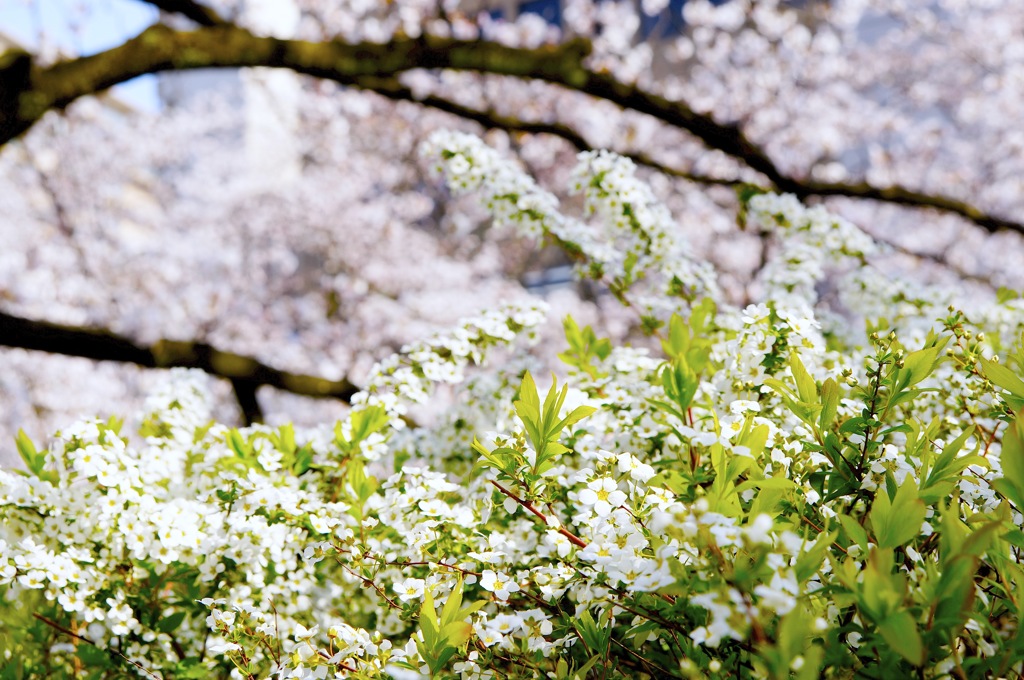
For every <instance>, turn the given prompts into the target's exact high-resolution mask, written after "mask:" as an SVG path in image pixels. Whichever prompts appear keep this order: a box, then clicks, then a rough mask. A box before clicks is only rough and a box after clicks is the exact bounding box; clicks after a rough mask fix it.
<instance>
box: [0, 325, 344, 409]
mask: <svg viewBox="0 0 1024 680" xmlns="http://www.w3.org/2000/svg"><path fill="white" fill-rule="evenodd" d="M0 346H3V347H18V348H21V349H29V350H37V351H40V352H49V353H51V354H63V355H65V356H71V357H84V358H86V359H95V360H99V361H117V362H121V363H129V364H135V365H136V366H142V367H143V368H179V367H180V368H198V369H200V370H202V371H205V372H206V373H209V374H210V375H213V376H217V377H219V378H225V379H227V380H229V381H231V384H232V387H234V388H235V393H236V395H237V396H238V401H239V405H240V407H241V408H242V411H243V415H245V417H246V419H247V420H248V421H250V422H257V421H259V420H260V419H261V418H262V413H261V412H260V409H259V404H258V402H256V400H255V394H256V389H257V388H258V387H262V386H264V385H266V386H268V387H274V388H277V389H279V390H284V391H286V392H291V393H292V394H299V395H303V396H307V397H323V398H331V399H339V400H341V401H345V402H347V401H349V400H350V399H351V398H352V395H354V394H355V393H356V392H357V391H358V388H357V387H356V386H355V385H353V384H352V383H350V382H349V381H347V380H327V379H325V378H318V377H316V376H310V375H299V374H295V373H288V372H285V371H280V370H278V369H276V368H271V367H270V366H267V365H266V364H263V363H261V362H260V361H258V360H256V359H253V358H251V357H246V356H242V355H240V354H233V353H231V352H225V351H223V350H219V349H217V348H216V347H213V346H211V345H208V344H205V343H201V342H189V341H180V340H160V341H159V342H157V343H156V344H154V345H152V346H150V347H145V346H142V345H139V344H136V343H135V342H134V341H132V340H130V339H128V338H125V337H122V336H119V335H115V334H113V333H111V332H109V331H106V330H97V329H90V328H78V327H74V326H64V325H60V324H55V323H50V322H48V321H36V320H31V319H25V318H21V317H18V316H13V315H11V314H6V313H4V312H0Z"/></svg>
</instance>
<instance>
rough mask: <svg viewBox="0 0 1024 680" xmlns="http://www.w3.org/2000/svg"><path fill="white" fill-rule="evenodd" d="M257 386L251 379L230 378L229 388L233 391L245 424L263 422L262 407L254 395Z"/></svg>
mask: <svg viewBox="0 0 1024 680" xmlns="http://www.w3.org/2000/svg"><path fill="white" fill-rule="evenodd" d="M257 388H259V384H258V383H255V382H253V381H251V380H244V379H242V378H232V379H231V389H232V391H234V393H235V401H237V402H238V408H239V409H241V411H242V420H243V421H245V424H246V425H252V424H253V423H262V422H263V409H262V408H261V407H260V401H259V399H258V398H257V396H256V390H257Z"/></svg>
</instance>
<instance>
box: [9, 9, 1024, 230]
mask: <svg viewBox="0 0 1024 680" xmlns="http://www.w3.org/2000/svg"><path fill="white" fill-rule="evenodd" d="M589 53H590V43H589V42H588V41H587V40H584V39H575V40H571V41H568V42H565V43H562V44H559V45H545V46H542V47H538V48H536V49H523V48H513V47H508V46H506V45H502V44H499V43H495V42H491V41H485V40H473V41H466V40H455V39H451V38H441V37H436V36H422V37H420V38H415V39H413V38H404V37H399V38H395V39H394V40H392V41H390V42H388V43H358V44H352V43H345V42H342V41H340V40H333V41H329V42H321V43H313V42H307V41H301V40H282V39H277V38H269V37H260V36H255V35H253V34H252V33H250V32H249V31H247V30H245V29H243V28H239V27H237V26H233V25H217V26H211V27H204V28H200V29H198V30H196V31H175V30H173V29H171V28H168V27H167V26H162V25H156V26H151V27H150V28H148V29H146V30H145V31H143V32H142V33H141V34H140V35H138V36H137V37H135V38H132V39H131V40H128V41H127V42H125V43H124V44H122V45H120V46H118V47H115V48H113V49H111V50H108V51H106V52H102V53H100V54H96V55H92V56H88V57H81V58H77V59H72V60H70V61H65V62H61V63H58V64H55V65H53V66H50V67H39V66H35V65H33V64H32V62H31V59H28V60H27V61H26V58H25V56H24V55H22V54H19V55H15V57H12V58H10V59H8V58H7V55H0V84H3V86H4V87H3V89H2V91H0V116H3V118H0V144H3V143H6V142H7V141H10V140H11V139H13V138H14V137H16V136H18V135H20V134H21V133H23V132H24V131H25V130H27V129H28V128H30V127H31V126H32V125H33V124H34V123H35V122H36V121H37V120H39V119H40V118H41V117H42V115H43V114H44V113H46V112H47V111H49V110H51V109H63V108H64V107H66V106H67V105H68V104H70V103H71V102H73V101H74V100H76V99H78V98H79V97H82V96H85V95H89V94H94V93H97V92H100V91H102V90H105V89H107V88H109V87H111V86H113V85H116V84H118V83H122V82H125V81H128V80H131V79H132V78H135V77H138V76H140V75H144V74H148V73H157V72H161V71H180V70H188V69H195V68H210V67H243V66H267V67H279V68H287V69H291V70H293V71H295V72H296V73H303V74H306V75H310V76H314V77H317V78H323V79H328V80H333V81H336V82H339V83H342V84H345V85H352V86H357V87H363V88H366V89H376V88H380V91H381V92H382V94H385V96H390V95H389V94H388V91H389V90H390V91H391V92H392V93H393V94H394V93H395V86H394V82H393V81H394V78H395V77H396V76H397V75H399V74H401V73H404V72H406V71H409V70H413V69H420V68H426V69H456V70H465V71H474V72H478V73H487V74H495V75H506V76H514V77H519V78H532V79H537V80H542V81H546V82H549V83H552V84H555V85H559V86H562V87H565V88H567V89H570V90H574V91H577V92H581V93H584V94H588V95H591V96H593V97H597V98H600V99H604V100H606V101H609V102H612V103H614V104H617V105H618V106H620V107H622V108H624V109H630V110H634V111H638V112H641V113H645V114H647V115H650V116H652V117H654V118H656V119H658V120H660V121H662V122H664V123H666V124H668V125H671V126H673V127H677V128H679V129H681V130H685V131H687V132H689V133H690V134H692V135H694V136H695V137H697V138H698V139H700V140H701V141H702V142H703V143H704V144H705V145H707V146H708V147H709V148H712V149H717V150H719V151H721V152H723V153H725V154H728V155H730V156H732V157H734V158H736V159H738V160H740V161H741V162H743V163H744V164H745V165H747V166H748V167H749V168H751V169H752V170H755V171H757V172H759V173H760V174H762V175H763V176H764V177H765V178H766V179H767V181H768V182H769V183H770V184H771V185H773V187H774V188H775V189H777V190H779V191H783V192H789V193H793V194H795V195H796V196H798V197H799V198H807V197H809V196H850V197H854V198H864V199H870V200H877V201H883V202H888V203H897V204H900V205H905V206H910V207H917V208H932V209H936V210H941V211H945V212H950V213H954V214H957V215H960V216H961V217H963V218H965V219H967V220H970V221H972V222H974V223H975V224H977V225H978V226H980V227H982V228H983V229H985V230H987V231H990V232H995V231H999V230H1002V229H1007V230H1012V231H1017V232H1020V233H1024V223H1022V222H1019V221H1016V220H1011V219H1007V218H1002V217H998V216H994V215H991V214H989V213H986V212H984V211H982V210H980V209H977V208H975V207H974V206H972V205H970V204H968V203H966V202H964V201H960V200H958V199H954V198H950V197H947V196H937V195H931V194H926V193H923V192H918V191H913V190H910V189H906V188H903V187H887V188H880V187H872V186H870V185H868V184H843V183H825V182H815V181H812V180H808V179H805V178H801V177H796V176H792V175H789V174H787V173H785V172H783V171H782V170H781V169H780V168H779V167H778V166H777V165H776V164H775V162H774V161H773V160H772V159H771V158H770V157H769V156H768V154H767V152H766V151H764V150H763V149H762V148H761V147H759V146H758V145H757V144H755V143H753V142H752V141H751V140H750V139H749V138H748V137H747V136H746V134H745V133H744V132H743V131H742V129H741V128H740V127H739V126H738V125H735V124H732V123H719V122H718V121H716V120H715V119H714V117H713V116H711V115H709V114H704V113H698V112H696V111H694V110H693V109H692V108H690V107H689V106H688V105H687V104H686V103H685V102H681V101H672V100H669V99H667V98H665V97H661V96H659V95H656V94H653V93H650V92H646V91H644V90H642V89H640V88H638V87H636V86H633V85H629V84H626V83H622V82H619V81H617V80H615V78H613V77H612V76H611V75H610V74H607V73H603V72H602V73H598V72H595V71H592V70H590V69H589V68H588V67H587V66H586V64H585V60H586V57H587V56H588V55H589ZM410 94H411V93H410ZM436 103H438V104H440V103H441V102H436ZM446 105H447V106H448V108H449V110H451V111H452V112H453V113H455V112H456V110H457V108H458V106H457V105H454V104H453V103H450V102H449V103H448V104H446ZM576 137H577V138H578V135H576ZM577 141H580V140H579V139H577Z"/></svg>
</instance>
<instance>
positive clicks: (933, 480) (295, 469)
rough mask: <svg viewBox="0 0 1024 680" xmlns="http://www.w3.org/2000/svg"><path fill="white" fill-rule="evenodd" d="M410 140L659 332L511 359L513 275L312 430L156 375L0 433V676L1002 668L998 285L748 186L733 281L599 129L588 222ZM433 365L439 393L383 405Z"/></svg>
mask: <svg viewBox="0 0 1024 680" xmlns="http://www.w3.org/2000/svg"><path fill="white" fill-rule="evenodd" d="M424 153H426V154H428V155H429V156H430V157H431V158H434V159H435V160H436V161H437V163H438V165H439V166H440V168H441V169H442V170H443V171H444V172H445V173H446V176H447V178H448V181H449V186H450V188H451V189H452V190H453V191H457V192H473V193H475V194H476V195H478V196H479V197H480V198H481V201H482V203H483V204H484V205H485V206H486V207H487V208H488V209H490V210H491V211H492V212H493V213H494V215H495V217H496V219H497V220H498V221H499V222H502V223H506V224H509V225H512V226H513V227H517V228H520V229H522V230H524V231H525V232H526V233H529V234H532V235H534V236H537V237H542V238H548V239H550V240H552V241H553V242H555V243H557V244H559V245H561V246H562V247H563V248H565V249H566V250H567V252H569V253H570V254H572V255H573V256H574V257H576V258H577V261H578V262H579V268H578V271H579V273H580V274H581V275H583V276H588V277H591V278H593V279H595V280H597V281H599V282H602V283H604V284H605V285H606V286H607V288H608V290H610V291H611V292H612V293H613V294H614V295H615V296H616V297H617V298H618V299H619V300H620V301H622V302H623V303H624V304H626V305H627V306H629V307H630V308H632V309H634V310H635V311H636V313H637V315H638V322H639V323H640V324H641V326H642V327H643V328H644V329H646V330H647V331H648V332H649V333H651V334H652V335H654V336H655V337H656V338H658V339H660V351H659V352H651V351H648V350H646V349H638V348H632V347H614V346H612V344H611V343H610V342H609V341H607V340H605V339H602V338H600V337H599V334H598V333H597V332H596V331H595V330H594V329H592V328H590V327H583V328H580V327H579V325H578V324H577V323H576V322H575V321H574V320H573V319H572V318H571V317H570V318H567V319H565V321H564V325H565V330H566V348H565V351H564V352H562V353H561V354H560V355H559V358H560V359H561V361H562V364H563V365H564V366H565V367H567V377H566V378H565V379H564V380H563V381H560V380H559V379H557V378H555V377H552V378H551V380H550V386H549V387H547V389H544V388H543V387H538V384H537V381H536V379H535V378H534V375H533V373H538V374H539V372H538V370H537V369H538V368H543V364H541V363H537V360H536V359H532V358H531V357H530V355H529V354H528V353H527V352H525V351H524V343H522V342H520V340H519V339H520V338H523V337H524V336H525V337H526V338H527V339H528V338H529V336H530V334H531V332H532V329H533V328H535V327H536V326H537V325H538V324H539V323H540V322H541V321H542V320H543V318H544V306H543V304H542V303H539V302H538V303H537V304H536V305H534V306H526V307H524V306H509V307H506V308H503V309H498V310H492V311H489V312H486V313H484V314H482V315H481V316H479V317H476V318H473V319H470V320H467V321H465V322H464V323H462V324H461V325H460V326H459V327H457V328H455V329H454V330H453V331H452V332H450V333H449V334H447V335H443V336H439V337H436V338H434V339H431V340H428V341H425V342H422V343H418V344H415V345H413V346H409V347H406V348H404V350H403V351H402V352H401V353H399V354H398V355H396V356H394V357H392V358H390V359H388V360H385V361H384V362H382V363H381V364H379V365H378V367H377V369H376V371H375V374H374V377H373V379H372V380H371V381H370V383H369V384H368V386H367V387H366V389H365V390H364V392H362V393H361V394H360V395H358V397H357V398H356V399H354V400H353V406H352V409H351V412H350V413H349V415H348V417H347V419H346V420H344V421H343V422H340V423H338V424H336V425H335V426H334V427H333V428H327V427H324V428H320V429H314V430H309V431H302V432H299V431H296V430H295V429H294V428H293V427H291V426H284V427H280V428H276V429H275V428H270V427H265V426H255V427H251V428H246V429H242V430H238V429H232V428H228V427H225V426H223V425H220V424H217V423H213V422H211V421H210V415H209V405H208V401H207V399H206V397H205V394H204V387H203V385H202V378H201V377H199V376H197V375H195V374H191V373H175V374H173V375H172V380H171V381H170V382H169V383H168V385H167V387H166V389H165V390H164V391H162V392H160V393H158V394H156V395H154V396H153V397H152V399H151V401H150V402H149V403H148V404H147V409H146V410H147V415H146V416H145V418H144V419H143V420H142V424H141V427H140V430H139V433H138V435H137V436H134V435H133V436H131V437H129V436H127V435H126V434H123V433H122V427H121V424H120V423H119V422H117V421H108V422H99V421H83V422H80V423H78V424H75V425H73V426H71V427H68V428H66V429H64V430H62V431H61V432H59V433H58V434H57V435H56V436H55V437H54V439H53V443H52V444H51V445H50V447H49V448H48V449H47V450H43V451H40V450H37V448H36V447H35V445H33V443H32V442H30V441H28V439H27V438H26V437H24V436H22V437H20V438H19V440H18V442H17V445H18V449H19V452H20V453H21V456H22V458H23V460H24V462H25V466H26V469H25V470H23V471H18V472H11V471H4V472H0V515H2V518H3V522H2V524H0V589H2V590H3V593H4V596H5V599H6V605H5V607H4V608H3V609H2V610H0V645H2V646H3V650H4V659H5V660H4V664H5V665H4V671H3V672H4V675H3V677H5V678H27V677H57V676H61V675H64V676H74V677H95V678H102V677H121V676H124V675H129V676H132V675H134V676H139V677H162V678H208V677H235V678H262V677H281V678H326V677H338V678H370V677H389V676H390V677H396V678H404V677H423V676H430V677H460V678H485V677H493V678H532V677H542V676H543V677H551V678H557V679H561V678H585V677H597V678H613V677H628V678H642V677H651V678H661V677H688V678H689V677H694V678H696V677H771V678H781V677H790V676H795V677H801V678H814V677H819V676H820V675H822V674H824V675H826V676H831V677H852V676H855V675H856V676H864V677H878V678H883V677H884V678H891V677H906V676H911V675H917V676H919V677H933V678H938V677H947V676H949V677H972V678H973V677H1007V676H1010V675H1014V674H1018V675H1019V674H1020V673H1021V672H1022V664H1024V634H1022V633H1021V632H1020V629H1019V621H1020V607H1021V604H1020V601H1019V597H1020V595H1019V591H1018V586H1022V585H1024V572H1022V569H1021V550H1022V549H1024V533H1022V531H1021V525H1022V516H1021V511H1022V509H1024V415H1020V413H1021V409H1022V408H1024V380H1022V379H1021V377H1020V376H1021V375H1022V373H1024V344H1022V341H1021V340H1020V338H1021V337H1022V335H1021V333H1022V331H1024V315H1022V310H1024V301H1022V300H1021V299H1020V298H1019V297H1018V296H1016V295H1014V294H1013V293H1011V292H1008V291H1004V293H1003V294H1001V295H1000V297H999V299H998V300H994V301H991V304H989V305H987V306H978V307H975V308H972V310H971V312H970V314H969V315H968V314H965V313H964V312H963V311H960V310H958V309H956V308H955V307H952V306H949V303H950V300H949V299H946V298H944V297H942V296H941V295H940V294H938V293H935V292H933V291H925V290H914V289H912V288H911V287H909V286H908V285H907V284H906V283H905V282H901V281H891V280H887V279H886V276H885V272H883V271H878V270H876V269H874V268H872V266H871V255H872V253H873V252H875V250H876V249H877V246H876V245H875V244H874V243H873V242H872V241H871V239H870V238H868V237H867V236H866V235H865V234H864V233H863V232H861V231H859V230H858V229H857V228H856V227H854V226H853V225H851V224H849V223H847V222H845V221H843V220H841V219H838V218H836V217H834V216H832V215H830V214H829V213H828V212H827V211H825V210H824V209H821V208H806V207H804V206H802V205H801V204H800V203H799V202H798V201H796V200H795V199H793V198H792V197H787V196H775V195H749V192H748V193H744V196H743V198H744V207H743V213H744V215H743V216H744V220H745V222H746V223H747V225H748V228H758V229H760V230H762V231H763V233H764V235H765V237H766V238H769V239H775V240H776V241H777V245H778V247H777V248H775V249H774V251H773V253H774V254H773V256H772V257H771V258H770V260H769V261H768V262H767V263H766V266H765V268H764V270H763V272H762V277H761V281H760V287H761V290H762V291H763V296H762V297H761V299H759V300H758V301H757V302H755V303H753V304H750V305H748V306H746V307H744V308H742V309H739V308H734V307H732V306H730V305H728V304H726V303H725V302H724V301H723V300H722V299H720V296H719V294H718V291H717V288H716V286H715V282H714V277H713V274H712V272H711V271H710V270H709V269H708V268H707V267H706V266H705V265H703V264H702V263H699V262H694V261H692V260H690V259H689V257H688V254H687V252H688V251H687V249H686V247H685V244H682V243H678V242H676V240H675V237H674V235H673V229H672V223H671V218H670V216H669V215H668V212H667V211H666V210H665V209H664V208H663V207H661V206H660V205H659V204H658V202H657V201H656V199H655V198H654V196H653V193H652V192H651V191H650V189H648V188H647V187H646V186H645V185H644V184H643V183H642V182H641V181H640V180H638V179H637V177H636V176H635V168H634V167H633V166H632V164H631V163H630V162H629V161H627V160H625V159H622V158H619V157H616V156H613V155H610V154H604V153H601V154H583V155H582V156H581V159H580V161H581V162H580V165H579V168H578V170H577V172H576V174H575V175H574V178H573V182H574V187H575V189H576V190H577V191H579V192H581V193H582V194H583V198H584V201H585V210H586V213H587V215H588V216H589V217H591V218H592V220H591V221H592V223H589V224H588V223H586V222H584V221H582V220H578V219H573V218H569V217H567V216H564V215H562V214H561V213H560V212H559V206H558V203H557V200H555V199H554V197H553V196H551V195H550V194H548V193H546V192H544V191H543V190H541V189H540V188H539V187H537V185H536V184H535V183H534V182H533V181H532V180H531V179H530V178H529V177H527V176H525V175H524V174H523V173H521V172H520V171H518V170H517V169H516V168H514V167H513V166H511V165H510V164H508V163H507V162H506V161H504V160H503V159H501V158H500V157H499V156H498V154H496V153H495V152H494V151H493V150H491V149H489V148H487V147H486V146H484V145H483V144H482V143H481V142H480V141H479V140H477V139H475V138H471V137H467V136H462V135H456V134H453V133H441V134H438V135H436V136H435V137H433V138H432V139H431V140H430V142H429V143H428V144H427V145H425V148H424ZM826 275H829V276H831V277H833V279H834V280H835V281H836V282H837V286H836V289H837V290H838V294H837V297H838V300H837V301H832V302H830V304H828V305H826V304H825V303H824V302H823V301H822V300H820V299H819V295H818V290H819V286H818V284H819V283H820V282H821V281H822V279H823V277H825V276H826ZM883 315H884V317H885V318H883ZM858 318H863V319H866V320H867V328H868V332H867V334H866V336H861V335H859V334H857V333H855V332H853V331H851V330H850V328H852V327H853V323H852V322H851V319H858ZM495 347H502V348H506V349H503V350H502V352H503V358H502V360H501V361H500V362H495V363H494V364H491V365H489V364H488V363H487V357H488V353H489V352H490V351H491V350H493V349H494V348H495ZM531 368H532V369H534V370H533V373H531V370H530V369H531ZM543 382H545V383H546V382H547V381H546V380H545V381H543ZM437 383H447V384H451V385H457V386H458V394H459V398H458V399H457V400H456V403H455V404H453V405H452V406H451V408H449V409H447V410H446V411H445V412H444V413H443V414H441V415H440V416H439V417H438V418H437V419H436V422H434V423H432V424H430V425H419V424H416V423H414V422H413V421H412V420H411V419H410V417H409V415H408V413H407V411H406V409H407V406H408V405H409V404H410V403H417V402H425V401H428V400H429V399H430V398H431V394H432V387H433V385H435V384H437Z"/></svg>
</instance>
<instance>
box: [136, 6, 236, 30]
mask: <svg viewBox="0 0 1024 680" xmlns="http://www.w3.org/2000/svg"><path fill="white" fill-rule="evenodd" d="M141 1H142V2H144V3H146V4H147V5H153V6H154V7H156V8H157V9H159V10H162V11H164V12H170V13H171V14H180V15H182V16H183V17H188V18H189V19H191V20H192V21H194V22H196V23H197V24H199V25H200V26H224V25H226V24H227V23H228V22H227V21H225V20H224V19H222V18H221V16H220V15H219V14H217V13H216V12H215V11H213V10H212V9H210V8H209V7H207V6H206V5H201V4H199V3H197V2H192V0H141Z"/></svg>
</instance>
